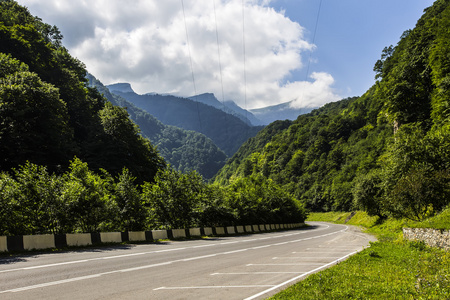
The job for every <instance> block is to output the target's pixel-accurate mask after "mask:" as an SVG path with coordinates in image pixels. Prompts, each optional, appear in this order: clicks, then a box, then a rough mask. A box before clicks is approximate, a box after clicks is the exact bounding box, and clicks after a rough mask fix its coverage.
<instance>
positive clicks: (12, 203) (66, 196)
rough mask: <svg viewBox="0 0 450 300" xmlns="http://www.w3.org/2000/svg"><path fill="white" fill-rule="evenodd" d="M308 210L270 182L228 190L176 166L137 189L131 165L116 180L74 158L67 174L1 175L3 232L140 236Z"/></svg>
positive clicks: (297, 218)
mask: <svg viewBox="0 0 450 300" xmlns="http://www.w3.org/2000/svg"><path fill="white" fill-rule="evenodd" d="M305 217H306V215H305V210H304V208H303V206H302V205H301V204H300V203H299V202H298V201H297V200H296V199H295V198H293V197H292V196H291V195H290V194H288V193H286V192H285V191H283V190H282V189H281V188H280V187H279V186H277V185H276V184H275V183H274V182H272V181H270V180H266V179H264V178H248V179H242V180H238V181H237V182H235V183H234V184H232V185H230V186H229V187H227V188H220V187H218V186H212V185H208V184H206V183H204V181H203V179H202V177H201V176H200V175H199V174H198V173H196V172H191V173H186V174H183V173H180V172H178V171H175V170H173V169H170V168H166V169H163V170H161V171H159V173H158V174H157V176H156V177H155V181H154V182H152V183H150V182H144V184H142V185H138V184H136V182H135V178H134V177H133V175H132V174H131V173H130V171H129V170H128V169H126V168H124V169H123V170H122V172H121V173H120V174H119V175H117V176H115V177H113V176H111V175H110V174H109V173H108V172H107V171H105V170H101V172H99V173H95V172H93V171H92V170H90V169H89V167H88V164H87V163H84V162H82V161H81V160H80V159H78V158H75V159H74V160H73V161H71V164H70V167H69V170H68V171H67V172H65V173H63V174H61V175H57V174H54V173H50V172H48V171H47V169H46V168H45V167H43V166H38V165H35V164H32V163H29V162H28V163H26V164H25V165H22V166H20V167H19V168H18V169H15V170H14V172H13V174H8V173H6V172H4V173H1V175H0V219H1V220H2V222H0V235H20V234H43V233H72V232H96V231H127V230H130V231H137V230H148V229H157V228H189V227H194V226H219V225H233V224H235V225H245V224H259V223H288V222H292V223H293V222H302V221H303V220H304V219H305Z"/></svg>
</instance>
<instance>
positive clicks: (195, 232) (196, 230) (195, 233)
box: [189, 228, 202, 236]
mask: <svg viewBox="0 0 450 300" xmlns="http://www.w3.org/2000/svg"><path fill="white" fill-rule="evenodd" d="M189 235H190V236H202V232H201V230H200V228H189Z"/></svg>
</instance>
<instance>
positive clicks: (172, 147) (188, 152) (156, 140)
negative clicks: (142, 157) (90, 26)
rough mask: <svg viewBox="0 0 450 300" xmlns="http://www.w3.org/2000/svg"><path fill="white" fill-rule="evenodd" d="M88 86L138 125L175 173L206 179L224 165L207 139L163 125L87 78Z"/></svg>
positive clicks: (219, 153) (222, 157) (216, 148)
mask: <svg viewBox="0 0 450 300" xmlns="http://www.w3.org/2000/svg"><path fill="white" fill-rule="evenodd" d="M88 79H89V82H90V85H91V86H94V87H96V88H97V89H98V90H99V91H100V92H101V93H102V94H103V95H104V96H105V97H106V98H107V99H108V100H109V101H110V102H111V103H113V104H114V105H117V106H120V107H125V108H126V109H127V112H128V113H129V114H130V118H131V119H132V120H133V121H134V122H135V123H136V124H137V125H138V126H139V128H140V130H141V134H142V135H143V136H144V137H146V138H148V139H149V140H150V141H151V142H152V144H153V145H155V146H156V147H157V149H158V152H159V154H160V155H161V156H162V157H163V158H164V159H165V160H166V161H167V162H168V163H169V164H170V165H171V166H172V167H173V168H174V169H176V170H178V171H181V172H188V171H191V170H196V171H198V172H199V173H200V174H201V175H202V176H203V177H204V178H206V179H210V178H211V177H213V176H214V175H215V174H216V173H217V171H218V170H219V169H220V168H221V167H222V166H223V165H224V164H225V161H226V159H227V156H226V155H225V153H224V152H223V151H222V150H220V149H219V148H218V147H217V146H216V145H215V144H214V143H213V142H212V141H211V140H210V139H209V138H208V137H206V136H205V135H203V134H201V133H198V132H195V131H187V130H183V129H181V128H178V127H175V126H170V125H164V124H163V123H161V122H160V121H158V120H157V119H156V118H155V117H153V116H152V115H150V114H149V113H147V112H146V111H144V110H142V109H140V108H138V107H136V106H135V105H134V104H132V103H130V102H128V101H126V100H125V99H124V98H122V97H121V96H118V95H116V94H111V93H110V92H109V90H108V88H106V87H105V86H104V85H103V84H102V83H101V82H100V81H98V80H97V79H95V78H94V77H93V76H92V75H88Z"/></svg>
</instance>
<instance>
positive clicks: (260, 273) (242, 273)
mask: <svg viewBox="0 0 450 300" xmlns="http://www.w3.org/2000/svg"><path fill="white" fill-rule="evenodd" d="M303 273H305V272H236V273H212V274H211V276H214V275H262V274H303Z"/></svg>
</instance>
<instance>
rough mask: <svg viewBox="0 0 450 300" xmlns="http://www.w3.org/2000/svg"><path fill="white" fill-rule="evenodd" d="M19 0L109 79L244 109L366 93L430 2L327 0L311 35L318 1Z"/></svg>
mask: <svg viewBox="0 0 450 300" xmlns="http://www.w3.org/2000/svg"><path fill="white" fill-rule="evenodd" d="M18 2H19V3H20V4H23V5H25V6H27V7H28V8H29V10H30V12H31V13H32V14H33V15H37V16H39V17H41V18H42V19H43V21H44V22H46V23H49V24H52V25H56V26H58V27H59V28H60V30H61V32H62V34H63V35H64V40H63V44H64V45H65V46H66V47H67V48H68V49H69V51H70V53H71V54H72V55H74V56H75V57H77V58H78V59H80V60H81V61H82V62H84V63H85V65H86V67H87V69H88V71H89V72H90V73H92V74H93V75H94V76H96V77H97V78H98V79H99V80H101V81H102V82H103V83H104V84H112V83H117V82H128V83H131V85H132V87H133V89H134V90H135V91H136V92H137V93H140V94H143V93H148V92H156V93H170V94H174V95H179V96H192V95H194V94H200V93H206V92H212V93H214V94H215V95H216V97H217V98H218V99H219V100H221V101H222V100H233V101H235V102H236V103H237V104H238V105H240V106H241V107H243V108H246V109H251V108H258V107H264V106H269V105H276V104H279V103H283V102H288V101H290V102H291V103H292V106H295V107H318V106H321V105H323V104H325V103H328V102H331V101H337V100H339V99H342V98H345V97H349V96H359V95H362V94H363V93H364V92H365V91H366V90H367V89H368V88H369V87H370V86H371V85H373V83H374V72H373V71H372V70H373V66H374V64H375V62H376V61H377V59H379V57H380V55H381V51H382V50H383V48H384V47H385V46H389V45H391V44H393V45H395V44H396V43H397V42H398V41H399V38H400V36H401V34H402V33H403V31H405V30H407V29H412V28H414V26H415V24H416V22H417V20H418V19H419V18H420V16H421V15H422V14H423V10H424V9H425V8H426V7H428V6H430V5H432V3H433V1H431V0H371V1H369V0H322V4H321V8H320V15H319V22H318V24H317V25H318V26H317V31H316V36H315V40H314V43H313V34H314V28H315V25H316V19H317V12H318V9H319V4H320V0H244V1H243V0H164V1H161V0H133V1H125V0H77V1H73V0H45V1H43V0H18ZM243 3H244V5H243ZM183 8H184V11H183ZM243 21H244V24H243ZM186 33H187V34H186ZM244 33H245V35H244ZM244 36H245V39H244V38H243V37H244ZM218 40H219V42H217V41H218ZM244 40H245V47H244V42H243V41H244ZM244 48H245V56H244ZM309 61H310V64H309V63H308V62H309ZM308 64H309V71H307V70H308ZM192 74H193V75H194V76H192ZM193 77H194V80H193ZM222 91H223V92H222Z"/></svg>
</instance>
